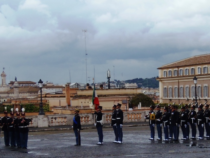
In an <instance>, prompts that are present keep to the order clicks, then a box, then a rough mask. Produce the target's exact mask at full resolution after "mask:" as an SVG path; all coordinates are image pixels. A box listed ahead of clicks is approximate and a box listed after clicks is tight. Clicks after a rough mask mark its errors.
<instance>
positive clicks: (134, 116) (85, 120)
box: [27, 111, 146, 127]
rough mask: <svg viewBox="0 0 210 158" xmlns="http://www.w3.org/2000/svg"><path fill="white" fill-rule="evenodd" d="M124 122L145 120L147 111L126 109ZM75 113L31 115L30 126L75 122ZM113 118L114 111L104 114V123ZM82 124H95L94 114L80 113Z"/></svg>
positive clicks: (61, 124) (59, 124) (108, 122)
mask: <svg viewBox="0 0 210 158" xmlns="http://www.w3.org/2000/svg"><path fill="white" fill-rule="evenodd" d="M123 114H124V120H123V122H125V123H129V122H143V121H144V120H145V119H144V116H145V114H146V111H124V113H123ZM73 117H74V115H73V114H69V115H64V114H55V115H45V116H42V117H40V116H29V117H27V118H28V119H32V121H31V122H30V124H29V127H48V126H63V125H69V126H71V125H72V124H73ZM111 119H112V113H111V112H110V113H104V114H103V122H104V124H110V123H111ZM80 121H81V125H93V124H94V123H95V115H94V114H80Z"/></svg>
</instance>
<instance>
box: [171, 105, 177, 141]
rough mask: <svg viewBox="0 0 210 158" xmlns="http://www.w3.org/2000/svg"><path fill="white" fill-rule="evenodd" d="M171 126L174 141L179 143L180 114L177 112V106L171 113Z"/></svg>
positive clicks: (173, 107)
mask: <svg viewBox="0 0 210 158" xmlns="http://www.w3.org/2000/svg"><path fill="white" fill-rule="evenodd" d="M170 117H171V126H172V131H173V141H178V135H177V123H178V119H179V112H177V111H176V106H175V105H173V106H172V111H171V116H170Z"/></svg>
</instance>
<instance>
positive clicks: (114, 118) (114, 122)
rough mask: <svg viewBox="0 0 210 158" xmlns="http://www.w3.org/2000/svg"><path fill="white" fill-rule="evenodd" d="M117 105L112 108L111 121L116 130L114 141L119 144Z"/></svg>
mask: <svg viewBox="0 0 210 158" xmlns="http://www.w3.org/2000/svg"><path fill="white" fill-rule="evenodd" d="M116 107H117V106H116V105H114V106H113V107H112V120H111V126H112V128H113V130H114V135H115V140H114V141H113V143H117V142H118V140H117V139H118V133H117V123H116V114H117V111H116Z"/></svg>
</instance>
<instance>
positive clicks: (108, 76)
mask: <svg viewBox="0 0 210 158" xmlns="http://www.w3.org/2000/svg"><path fill="white" fill-rule="evenodd" d="M110 78H111V73H110V70H108V71H107V79H108V89H110Z"/></svg>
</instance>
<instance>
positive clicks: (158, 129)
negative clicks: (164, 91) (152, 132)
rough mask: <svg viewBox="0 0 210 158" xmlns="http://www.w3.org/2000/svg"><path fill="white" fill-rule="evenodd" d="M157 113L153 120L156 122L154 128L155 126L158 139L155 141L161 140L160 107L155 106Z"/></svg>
mask: <svg viewBox="0 0 210 158" xmlns="http://www.w3.org/2000/svg"><path fill="white" fill-rule="evenodd" d="M156 108H157V112H156V115H155V120H156V126H157V132H158V138H157V140H162V121H161V118H162V112H161V111H160V106H159V105H157V107H156Z"/></svg>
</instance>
